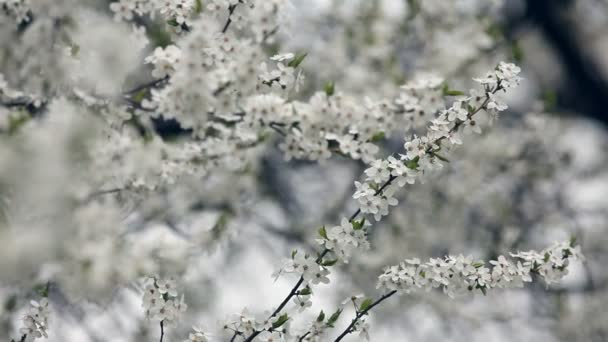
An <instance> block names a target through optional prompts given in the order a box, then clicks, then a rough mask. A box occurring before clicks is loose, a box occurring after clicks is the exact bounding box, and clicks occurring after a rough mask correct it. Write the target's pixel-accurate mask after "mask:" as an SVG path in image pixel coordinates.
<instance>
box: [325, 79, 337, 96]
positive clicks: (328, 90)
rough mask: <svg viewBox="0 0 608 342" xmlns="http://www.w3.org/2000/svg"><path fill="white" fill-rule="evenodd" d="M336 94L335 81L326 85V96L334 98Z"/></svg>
mask: <svg viewBox="0 0 608 342" xmlns="http://www.w3.org/2000/svg"><path fill="white" fill-rule="evenodd" d="M335 92H336V84H335V83H334V82H333V81H329V82H327V83H325V94H327V96H332V95H333V94H334V93H335Z"/></svg>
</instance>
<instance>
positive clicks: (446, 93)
mask: <svg viewBox="0 0 608 342" xmlns="http://www.w3.org/2000/svg"><path fill="white" fill-rule="evenodd" d="M441 90H442V91H443V95H444V96H460V95H464V94H465V93H464V92H463V91H460V90H455V89H450V87H449V86H448V84H447V83H444V84H443V87H442V88H441Z"/></svg>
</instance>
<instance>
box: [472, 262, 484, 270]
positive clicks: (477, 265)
mask: <svg viewBox="0 0 608 342" xmlns="http://www.w3.org/2000/svg"><path fill="white" fill-rule="evenodd" d="M471 266H473V267H475V268H480V267H481V266H483V262H480V261H478V262H475V263H473V264H472V265H471Z"/></svg>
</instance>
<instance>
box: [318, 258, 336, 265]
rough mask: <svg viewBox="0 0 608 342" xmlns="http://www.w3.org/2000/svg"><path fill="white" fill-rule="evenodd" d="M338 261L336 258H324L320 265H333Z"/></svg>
mask: <svg viewBox="0 0 608 342" xmlns="http://www.w3.org/2000/svg"><path fill="white" fill-rule="evenodd" d="M337 262H338V259H334V260H326V261H323V262H322V263H321V266H333V265H335V264H336V263H337Z"/></svg>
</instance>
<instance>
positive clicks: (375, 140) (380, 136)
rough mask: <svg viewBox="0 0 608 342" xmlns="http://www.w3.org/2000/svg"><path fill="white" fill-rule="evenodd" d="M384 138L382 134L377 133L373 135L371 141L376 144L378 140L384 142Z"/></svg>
mask: <svg viewBox="0 0 608 342" xmlns="http://www.w3.org/2000/svg"><path fill="white" fill-rule="evenodd" d="M384 138H385V134H384V132H378V133H376V134H374V136H372V139H371V141H372V142H378V141H380V140H384Z"/></svg>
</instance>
